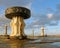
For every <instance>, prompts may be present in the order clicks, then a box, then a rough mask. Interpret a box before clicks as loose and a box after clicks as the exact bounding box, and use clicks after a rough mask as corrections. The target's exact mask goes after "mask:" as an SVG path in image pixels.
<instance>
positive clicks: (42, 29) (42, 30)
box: [41, 26, 44, 37]
mask: <svg viewBox="0 0 60 48" xmlns="http://www.w3.org/2000/svg"><path fill="white" fill-rule="evenodd" d="M41 36H42V37H44V26H42V27H41Z"/></svg>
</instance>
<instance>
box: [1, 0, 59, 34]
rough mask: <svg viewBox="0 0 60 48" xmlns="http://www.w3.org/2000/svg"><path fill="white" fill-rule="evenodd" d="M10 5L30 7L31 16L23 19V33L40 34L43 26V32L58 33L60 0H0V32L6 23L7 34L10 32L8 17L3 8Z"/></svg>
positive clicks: (2, 31)
mask: <svg viewBox="0 0 60 48" xmlns="http://www.w3.org/2000/svg"><path fill="white" fill-rule="evenodd" d="M12 6H22V7H26V8H28V9H30V11H31V17H30V18H29V19H26V20H24V21H25V23H26V27H25V34H27V35H31V34H32V29H34V34H35V35H40V34H41V27H42V26H44V28H45V34H48V35H56V34H60V0H0V34H3V33H4V25H5V24H7V25H8V34H10V33H11V29H10V26H9V23H10V19H7V18H6V17H5V10H6V9H7V8H8V7H12Z"/></svg>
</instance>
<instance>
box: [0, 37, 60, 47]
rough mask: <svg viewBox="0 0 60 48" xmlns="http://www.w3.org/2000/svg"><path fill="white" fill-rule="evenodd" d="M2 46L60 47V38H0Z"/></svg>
mask: <svg viewBox="0 0 60 48" xmlns="http://www.w3.org/2000/svg"><path fill="white" fill-rule="evenodd" d="M0 48H60V38H57V37H41V38H38V39H34V40H10V39H0Z"/></svg>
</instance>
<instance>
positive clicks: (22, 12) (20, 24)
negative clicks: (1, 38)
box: [5, 7, 31, 39]
mask: <svg viewBox="0 0 60 48" xmlns="http://www.w3.org/2000/svg"><path fill="white" fill-rule="evenodd" d="M5 16H6V17H7V18H8V19H11V22H10V26H11V30H12V31H11V34H10V37H11V38H15V37H17V38H19V39H25V38H27V37H26V35H25V34H24V27H25V22H24V19H28V18H30V16H31V13H30V10H29V9H27V8H25V7H10V8H7V9H6V11H5Z"/></svg>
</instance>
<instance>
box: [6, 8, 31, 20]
mask: <svg viewBox="0 0 60 48" xmlns="http://www.w3.org/2000/svg"><path fill="white" fill-rule="evenodd" d="M5 16H6V17H7V18H9V19H12V17H14V16H21V17H23V18H24V19H27V18H29V17H30V16H31V13H30V10H29V9H27V8H25V7H10V8H7V9H6V11H5Z"/></svg>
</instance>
